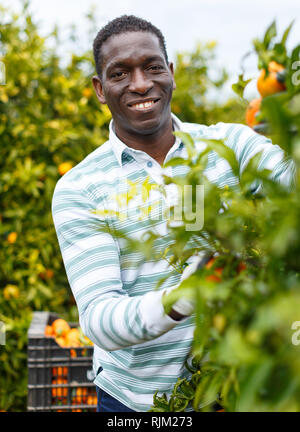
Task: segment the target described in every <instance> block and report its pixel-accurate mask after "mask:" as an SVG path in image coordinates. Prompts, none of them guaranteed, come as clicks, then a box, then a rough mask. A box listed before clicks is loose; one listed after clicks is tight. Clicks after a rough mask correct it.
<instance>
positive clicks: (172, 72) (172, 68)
mask: <svg viewBox="0 0 300 432" xmlns="http://www.w3.org/2000/svg"><path fill="white" fill-rule="evenodd" d="M169 69H170V71H171V74H172V78H173V90H175V89H176V82H175V80H174V66H173V63H169Z"/></svg>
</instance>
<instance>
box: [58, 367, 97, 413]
mask: <svg viewBox="0 0 300 432" xmlns="http://www.w3.org/2000/svg"><path fill="white" fill-rule="evenodd" d="M68 371H69V369H68V367H65V366H58V367H53V368H52V390H51V391H52V403H53V405H61V409H58V410H57V411H58V412H63V411H64V410H63V405H66V404H67V403H68V392H69V391H70V392H71V395H70V400H71V404H72V405H73V406H74V408H72V410H71V411H72V412H82V411H83V409H84V408H79V407H78V405H80V406H82V405H93V406H96V405H97V395H96V392H95V387H94V386H93V387H79V386H76V387H71V386H69V385H68Z"/></svg>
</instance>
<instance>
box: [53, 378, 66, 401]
mask: <svg viewBox="0 0 300 432" xmlns="http://www.w3.org/2000/svg"><path fill="white" fill-rule="evenodd" d="M52 384H54V385H58V384H68V381H67V380H66V379H62V378H58V379H54V380H52ZM67 396H68V388H67V387H53V388H52V397H53V398H54V399H56V400H57V401H61V402H63V403H67Z"/></svg>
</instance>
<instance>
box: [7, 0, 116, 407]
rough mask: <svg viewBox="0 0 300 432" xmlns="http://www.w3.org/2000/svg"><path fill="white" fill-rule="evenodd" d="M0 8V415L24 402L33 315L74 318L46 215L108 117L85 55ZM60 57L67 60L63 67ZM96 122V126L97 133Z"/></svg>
mask: <svg viewBox="0 0 300 432" xmlns="http://www.w3.org/2000/svg"><path fill="white" fill-rule="evenodd" d="M27 8H28V5H27V4H25V5H24V9H23V11H22V13H21V15H20V16H17V15H16V14H13V13H9V11H7V10H4V9H3V8H1V9H0V35H1V38H0V60H1V61H2V64H4V65H5V81H6V82H5V85H0V141H1V150H0V154H1V162H0V164H1V169H0V193H1V209H0V220H1V228H0V235H1V251H0V287H1V290H0V321H2V322H3V323H4V324H5V327H6V345H0V409H4V410H20V409H24V408H25V406H26V405H25V404H26V333H27V328H28V325H29V322H30V318H31V311H32V310H53V311H56V312H58V313H60V314H62V315H64V316H67V318H69V319H76V307H75V306H74V303H73V300H72V296H71V291H70V289H69V286H68V282H67V278H66V275H65V272H64V267H63V263H62V259H61V254H60V250H59V247H58V243H57V238H56V234H55V231H54V227H53V221H52V216H51V199H52V193H53V190H54V187H55V184H56V182H57V181H58V179H59V178H60V177H61V175H63V174H64V173H65V172H66V171H67V170H68V169H70V167H71V166H73V165H75V164H77V163H78V162H80V161H81V160H82V159H83V158H84V157H85V156H86V155H87V154H88V153H90V152H91V151H92V150H94V149H95V148H96V147H98V146H99V145H101V144H102V143H103V142H104V141H105V139H106V136H107V132H106V130H107V125H108V121H109V119H110V113H109V112H108V110H107V108H106V107H104V108H100V107H99V105H98V102H97V99H96V97H95V96H94V93H93V90H92V87H91V80H90V77H91V74H92V73H93V72H94V68H93V61H92V56H91V53H90V52H89V53H87V54H83V55H82V56H75V55H73V56H70V58H69V60H68V58H67V59H63V60H64V66H62V62H61V59H59V58H58V57H57V55H56V54H55V49H56V48H50V46H51V43H52V46H53V42H54V44H55V46H57V45H58V44H59V43H60V40H59V36H58V35H57V33H55V32H53V34H51V35H49V36H48V37H44V38H43V37H41V36H40V35H39V33H38V29H37V26H36V25H35V24H34V22H33V21H32V19H31V17H30V14H29V12H28V9H27ZM66 60H67V61H66ZM104 126H105V127H104Z"/></svg>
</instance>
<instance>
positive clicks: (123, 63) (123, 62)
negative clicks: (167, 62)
mask: <svg viewBox="0 0 300 432" xmlns="http://www.w3.org/2000/svg"><path fill="white" fill-rule="evenodd" d="M153 61H161V62H163V61H164V59H163V57H161V56H158V55H153V56H149V57H145V60H144V61H143V63H144V64H148V63H151V62H153ZM127 66H128V64H127V62H126V60H117V61H112V62H111V63H109V65H108V66H107V70H108V71H110V70H111V69H113V68H118V67H127Z"/></svg>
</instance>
